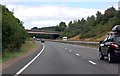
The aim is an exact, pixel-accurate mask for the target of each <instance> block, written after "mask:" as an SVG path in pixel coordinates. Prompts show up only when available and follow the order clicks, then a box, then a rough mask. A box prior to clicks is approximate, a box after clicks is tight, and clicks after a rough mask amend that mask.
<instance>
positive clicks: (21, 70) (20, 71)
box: [14, 44, 45, 76]
mask: <svg viewBox="0 0 120 76" xmlns="http://www.w3.org/2000/svg"><path fill="white" fill-rule="evenodd" d="M42 45H43V48H42V50H41V51H40V52H39V53H38V54H37V56H35V57H34V58H33V59H32V60H31V61H30V62H29V63H28V64H26V65H25V66H24V67H23V68H22V69H20V70H19V71H18V72H17V73H16V74H15V75H14V76H16V75H19V74H21V73H22V72H23V71H24V70H25V69H26V68H27V67H28V66H29V65H30V64H32V63H33V62H34V61H35V60H36V59H37V58H38V56H39V55H41V54H42V52H43V50H44V49H45V46H44V44H42Z"/></svg>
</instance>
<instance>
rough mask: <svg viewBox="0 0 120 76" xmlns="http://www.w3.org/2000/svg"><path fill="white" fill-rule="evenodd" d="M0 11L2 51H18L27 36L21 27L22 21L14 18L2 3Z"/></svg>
mask: <svg viewBox="0 0 120 76" xmlns="http://www.w3.org/2000/svg"><path fill="white" fill-rule="evenodd" d="M0 8H1V9H2V11H0V13H1V14H2V16H0V17H1V18H0V19H2V23H1V24H2V25H0V27H2V52H3V54H4V53H5V52H8V51H9V52H13V51H18V50H19V49H20V47H21V45H22V44H23V43H24V42H25V40H26V38H27V37H28V35H27V32H26V31H25V29H24V27H23V22H22V21H20V20H19V19H18V18H16V17H15V16H14V15H13V14H14V12H11V11H9V10H8V8H6V6H4V5H0Z"/></svg>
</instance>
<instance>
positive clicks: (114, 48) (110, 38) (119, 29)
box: [99, 25, 120, 63]
mask: <svg viewBox="0 0 120 76" xmlns="http://www.w3.org/2000/svg"><path fill="white" fill-rule="evenodd" d="M105 57H107V59H108V62H110V63H111V62H114V61H116V60H120V25H116V26H115V27H113V29H112V31H111V32H109V33H108V35H107V36H106V38H105V39H104V41H100V44H99V58H100V60H104V59H105Z"/></svg>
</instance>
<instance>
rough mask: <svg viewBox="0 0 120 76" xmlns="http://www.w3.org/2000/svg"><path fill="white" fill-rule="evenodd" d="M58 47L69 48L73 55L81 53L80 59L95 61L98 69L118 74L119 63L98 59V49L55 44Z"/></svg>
mask: <svg viewBox="0 0 120 76" xmlns="http://www.w3.org/2000/svg"><path fill="white" fill-rule="evenodd" d="M53 44H55V45H57V46H61V47H62V48H67V49H68V50H72V53H75V54H76V53H79V54H80V57H82V58H83V59H85V60H88V61H93V62H95V63H97V67H98V68H103V69H105V70H106V71H109V72H111V73H112V74H118V71H119V70H118V69H119V68H118V64H119V63H112V64H110V63H108V62H107V60H100V59H99V57H98V49H97V48H90V47H85V46H79V45H72V44H64V43H57V44H56V43H54V42H53Z"/></svg>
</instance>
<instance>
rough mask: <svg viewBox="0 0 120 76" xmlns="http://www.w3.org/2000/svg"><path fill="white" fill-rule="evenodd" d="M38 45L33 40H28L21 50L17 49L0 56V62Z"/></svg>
mask: <svg viewBox="0 0 120 76" xmlns="http://www.w3.org/2000/svg"><path fill="white" fill-rule="evenodd" d="M36 47H38V45H37V43H36V42H35V41H33V40H27V41H26V42H25V43H24V44H23V45H22V47H21V49H20V50H18V51H16V52H12V53H10V52H7V53H5V55H4V56H3V57H0V62H5V61H7V60H10V59H13V58H16V57H19V56H21V55H24V54H26V53H27V52H29V51H30V50H32V49H34V48H36Z"/></svg>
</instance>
